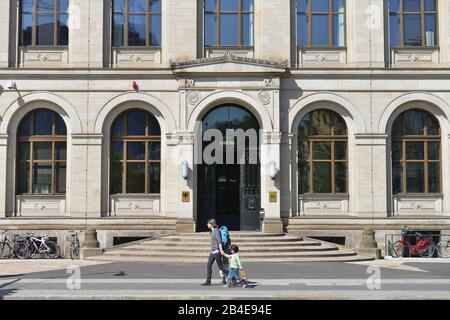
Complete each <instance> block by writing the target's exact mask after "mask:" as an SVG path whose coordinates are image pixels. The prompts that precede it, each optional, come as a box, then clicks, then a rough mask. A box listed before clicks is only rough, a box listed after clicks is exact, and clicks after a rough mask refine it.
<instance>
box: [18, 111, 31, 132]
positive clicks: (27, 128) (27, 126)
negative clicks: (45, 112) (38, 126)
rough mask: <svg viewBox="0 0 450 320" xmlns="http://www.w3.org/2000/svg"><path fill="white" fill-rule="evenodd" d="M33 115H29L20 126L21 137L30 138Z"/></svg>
mask: <svg viewBox="0 0 450 320" xmlns="http://www.w3.org/2000/svg"><path fill="white" fill-rule="evenodd" d="M31 118H32V117H31V114H28V115H27V116H26V117H25V118H24V119H23V120H22V122H21V123H20V125H19V130H18V133H19V136H30V135H31Z"/></svg>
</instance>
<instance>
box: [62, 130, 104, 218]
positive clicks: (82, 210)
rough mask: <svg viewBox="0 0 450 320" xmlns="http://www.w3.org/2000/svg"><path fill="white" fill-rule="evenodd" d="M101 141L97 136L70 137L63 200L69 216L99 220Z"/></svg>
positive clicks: (101, 136)
mask: <svg viewBox="0 0 450 320" xmlns="http://www.w3.org/2000/svg"><path fill="white" fill-rule="evenodd" d="M102 138H103V135H100V134H90V135H87V134H86V135H85V134H74V135H72V137H71V139H72V147H71V151H70V164H68V165H69V166H70V168H69V167H68V172H70V184H69V183H68V185H69V186H70V187H69V189H68V190H67V191H68V192H67V193H68V197H67V198H68V201H69V203H68V208H69V209H68V211H69V212H70V213H71V215H72V216H73V217H96V218H99V217H101V188H102V179H101V169H102V167H101V162H102ZM103 187H105V188H108V187H109V186H108V185H105V186H103Z"/></svg>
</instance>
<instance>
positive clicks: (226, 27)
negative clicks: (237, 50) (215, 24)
mask: <svg viewBox="0 0 450 320" xmlns="http://www.w3.org/2000/svg"><path fill="white" fill-rule="evenodd" d="M220 45H222V46H237V45H238V15H237V14H221V15H220Z"/></svg>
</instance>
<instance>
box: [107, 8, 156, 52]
mask: <svg viewBox="0 0 450 320" xmlns="http://www.w3.org/2000/svg"><path fill="white" fill-rule="evenodd" d="M114 1H116V0H113V1H112V9H111V10H112V19H111V25H112V26H111V29H112V44H113V45H112V47H113V48H161V47H162V43H160V44H159V45H152V44H151V43H152V34H151V32H150V31H151V29H150V25H151V16H152V15H155V16H156V15H158V16H160V21H161V26H160V32H161V33H160V38H161V42H162V19H163V15H162V6H163V3H162V2H163V1H164V0H161V11H158V12H155V11H150V8H151V1H153V0H146V11H145V12H130V11H129V8H130V6H129V0H124V3H125V6H124V12H123V13H121V12H120V14H122V15H123V21H124V22H123V36H122V45H121V46H114V26H115V24H114V22H115V20H114V18H115V15H116V14H118V13H117V12H116V11H114ZM130 15H132V16H139V15H145V24H146V26H145V32H146V36H145V46H136V45H134V46H130V45H129V44H128V43H129V34H128V32H129V16H130Z"/></svg>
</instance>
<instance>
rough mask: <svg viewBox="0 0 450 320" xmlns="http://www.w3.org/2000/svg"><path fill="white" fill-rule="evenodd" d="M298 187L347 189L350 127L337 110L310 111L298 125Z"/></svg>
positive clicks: (305, 189)
mask: <svg viewBox="0 0 450 320" xmlns="http://www.w3.org/2000/svg"><path fill="white" fill-rule="evenodd" d="M298 176H299V183H298V189H299V193H300V194H305V193H347V127H346V125H345V122H344V120H343V119H342V118H341V117H340V116H339V115H338V114H336V113H335V112H333V111H330V110H326V109H319V110H315V111H312V112H310V113H308V114H307V115H306V116H305V117H304V118H303V119H302V121H301V122H300V125H299V127H298Z"/></svg>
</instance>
